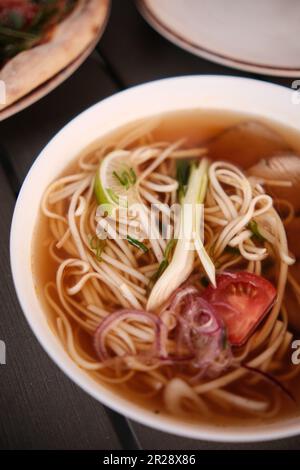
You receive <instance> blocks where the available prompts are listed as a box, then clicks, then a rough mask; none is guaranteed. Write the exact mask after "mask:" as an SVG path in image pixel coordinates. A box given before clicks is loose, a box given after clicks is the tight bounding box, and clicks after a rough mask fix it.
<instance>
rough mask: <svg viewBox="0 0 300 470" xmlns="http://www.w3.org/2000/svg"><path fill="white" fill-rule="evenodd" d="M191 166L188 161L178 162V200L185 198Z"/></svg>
mask: <svg viewBox="0 0 300 470" xmlns="http://www.w3.org/2000/svg"><path fill="white" fill-rule="evenodd" d="M190 169H191V165H190V162H189V161H188V160H179V161H177V162H176V179H177V181H178V199H179V201H181V199H182V198H183V197H184V196H185V193H186V188H187V184H188V180H189V175H190Z"/></svg>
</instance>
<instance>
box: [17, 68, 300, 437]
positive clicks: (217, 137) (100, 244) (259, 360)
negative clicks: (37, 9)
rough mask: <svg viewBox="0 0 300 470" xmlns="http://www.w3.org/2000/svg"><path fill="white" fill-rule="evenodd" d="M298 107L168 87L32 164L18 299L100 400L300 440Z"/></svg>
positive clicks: (201, 80) (225, 81)
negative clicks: (296, 341) (299, 401)
mask: <svg viewBox="0 0 300 470" xmlns="http://www.w3.org/2000/svg"><path fill="white" fill-rule="evenodd" d="M292 98H293V97H292V92H291V91H290V90H288V89H286V88H283V87H280V86H277V85H271V84H267V83H263V82H260V81H257V80H250V79H242V78H234V77H215V76H201V77H198V76H193V77H179V78H172V79H166V80H160V81H157V82H153V83H148V84H145V85H141V86H137V87H135V88H132V89H130V90H127V91H124V92H122V93H118V94H116V95H114V96H112V97H110V98H108V99H106V100H104V101H102V102H100V103H97V104H96V105H94V106H93V107H91V108H90V109H88V110H87V111H85V112H84V113H82V114H80V115H79V116H78V117H76V118H75V119H74V120H72V121H71V122H70V123H69V124H68V125H66V126H65V127H64V128H63V129H62V130H61V131H60V132H59V133H58V134H57V135H56V136H55V137H54V138H53V139H52V140H51V141H50V143H49V144H48V145H47V146H46V148H45V149H44V150H43V151H42V152H41V154H40V155H39V157H38V158H37V159H36V161H35V162H34V164H33V166H32V168H31V170H30V171H29V173H28V175H27V177H26V179H25V181H24V184H23V186H22V189H21V192H20V195H19V198H18V201H17V204H16V208H15V212H14V217H13V223H12V228H11V245H10V247H11V266H12V272H13V279H14V283H15V287H16V291H17V295H18V298H19V301H20V303H21V306H22V309H23V311H24V314H25V316H26V318H27V321H28V323H29V325H30V327H31V329H32V330H33V332H34V334H35V335H36V337H37V338H38V340H39V341H40V343H41V344H42V346H43V347H44V349H45V351H46V352H47V353H48V354H49V356H50V357H51V358H52V359H53V361H54V362H55V363H56V364H57V365H58V366H59V367H60V368H61V369H62V370H63V371H64V372H65V373H66V374H67V375H68V376H69V377H70V378H71V379H72V380H74V382H76V383H77V384H78V385H79V386H80V387H82V388H83V389H84V390H85V391H86V392H87V393H88V394H90V395H91V396H93V397H94V398H96V399H97V400H99V401H100V402H101V403H103V404H105V405H107V406H109V407H111V408H113V409H114V410H116V411H118V412H119V413H122V414H124V415H125V416H127V417H128V418H130V419H133V420H136V421H138V422H140V423H143V424H145V425H148V426H152V427H154V428H156V429H160V430H162V431H166V432H170V433H174V434H179V435H182V436H186V437H191V438H197V439H206V440H215V441H236V442H241V441H257V440H270V439H275V438H282V437H287V436H291V435H294V434H297V433H299V432H300V412H299V403H298V404H297V399H298V395H299V390H300V376H299V375H300V374H299V372H300V366H298V365H297V364H296V362H297V361H295V360H294V359H295V352H297V351H295V349H293V348H294V347H295V345H296V344H297V343H295V342H294V341H295V340H297V337H300V319H299V317H300V316H299V315H298V311H299V299H300V284H299V282H300V271H299V270H298V256H300V253H299V247H298V242H297V233H298V231H299V227H300V222H299V221H300V219H299V217H298V216H299V210H300V206H299V200H298V199H299V198H298V197H297V194H298V189H300V186H299V185H300V156H299V155H300V121H299V109H300V108H299V106H297V105H296V104H293V99H292ZM198 209H199V210H198ZM297 335H298V336H297ZM293 353H294V354H293Z"/></svg>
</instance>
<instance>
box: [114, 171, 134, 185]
mask: <svg viewBox="0 0 300 470" xmlns="http://www.w3.org/2000/svg"><path fill="white" fill-rule="evenodd" d="M113 175H114V177H115V178H117V180H118V181H119V183H120V184H121V185H122V186H124V187H125V188H126V189H129V188H130V187H131V186H133V185H134V184H135V183H136V174H135V171H134V170H133V168H130V169H129V170H123V171H122V173H120V174H118V173H117V172H116V171H113Z"/></svg>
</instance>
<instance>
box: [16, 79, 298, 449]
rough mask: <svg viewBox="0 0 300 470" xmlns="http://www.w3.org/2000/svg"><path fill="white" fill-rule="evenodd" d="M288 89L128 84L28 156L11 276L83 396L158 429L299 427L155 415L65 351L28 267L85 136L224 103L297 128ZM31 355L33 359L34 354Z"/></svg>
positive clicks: (237, 435)
mask: <svg viewBox="0 0 300 470" xmlns="http://www.w3.org/2000/svg"><path fill="white" fill-rule="evenodd" d="M293 93H295V92H292V91H291V90H289V89H287V88H284V87H280V86H278V85H272V84H268V83H264V82H260V81H258V80H250V79H243V78H237V77H223V76H218V77H216V76H209V75H202V76H191V77H178V78H171V79H166V80H159V81H156V82H151V83H146V84H144V85H140V86H136V87H133V88H129V89H128V90H126V91H123V92H120V93H116V94H115V95H113V96H111V97H110V98H107V99H105V100H103V101H101V102H100V103H97V104H95V105H94V106H92V107H91V108H89V109H88V110H86V111H85V112H83V113H82V114H80V115H79V116H77V117H76V118H75V119H73V120H72V121H71V122H70V123H69V124H67V125H66V126H65V127H64V128H63V129H62V130H61V131H60V132H59V133H58V134H57V135H56V136H55V137H54V138H53V139H52V140H51V141H50V142H49V144H48V145H47V146H46V147H45V148H44V150H43V151H42V152H41V154H40V155H39V157H38V158H37V159H36V160H35V162H34V164H33V166H32V168H31V170H30V171H29V173H28V175H27V177H26V179H25V181H24V183H23V186H22V189H21V191H20V194H19V197H18V200H17V204H16V207H15V212H14V216H13V221H12V226H11V239H10V256H11V267H12V273H13V280H14V283H15V287H16V291H17V295H18V298H19V300H20V304H21V306H22V309H23V312H24V314H25V316H26V319H27V321H28V323H29V325H30V327H31V329H32V331H33V332H34V334H35V335H36V337H37V338H38V340H39V341H40V343H41V345H42V346H43V348H44V349H45V351H46V352H47V353H48V354H49V356H50V357H51V358H52V360H53V361H54V362H55V363H56V364H57V365H58V366H59V367H60V368H61V369H62V370H63V371H64V372H65V373H66V374H67V375H68V376H69V377H70V378H71V379H72V380H73V381H74V382H75V383H77V384H78V385H79V386H80V387H82V388H83V390H85V391H86V392H87V393H88V394H89V395H91V396H92V397H94V398H96V399H97V400H99V401H100V402H102V403H103V404H105V405H106V406H109V407H111V408H112V409H114V410H116V411H117V412H119V413H122V414H124V415H125V416H127V417H129V418H131V419H134V420H135V421H138V422H140V423H142V424H145V425H148V426H152V427H153V428H156V429H160V430H161V431H166V432H170V433H173V434H179V435H182V436H185V437H191V438H195V439H204V440H212V441H231V442H232V441H235V442H243V441H260V440H268V439H278V438H283V437H287V436H292V435H295V434H299V433H300V417H299V416H295V417H291V418H289V419H284V420H281V421H274V422H268V423H263V422H262V423H260V424H257V423H255V424H254V425H252V426H250V425H249V426H242V425H239V426H236V425H235V426H230V427H227V426H225V427H222V426H218V425H217V424H216V423H214V422H212V423H201V422H200V423H195V422H193V423H190V422H187V421H185V420H183V419H181V418H179V417H176V416H173V417H172V416H167V415H164V414H159V415H158V414H155V413H153V412H151V410H148V409H145V408H143V407H141V406H140V405H138V404H137V403H135V402H134V401H133V400H129V399H127V398H125V397H124V396H121V395H119V394H117V393H116V392H114V391H112V390H110V389H108V388H107V387H105V385H104V384H101V383H98V382H96V381H95V380H94V379H93V378H92V376H91V375H88V374H87V373H86V372H85V371H84V370H83V369H82V368H80V367H79V366H78V365H77V364H75V362H73V361H72V359H71V358H70V357H69V356H68V355H67V353H66V351H65V350H64V348H63V346H62V345H61V343H60V341H59V340H58V338H57V337H56V336H55V335H54V333H53V332H52V330H51V329H50V327H49V324H48V322H47V318H46V315H45V313H44V311H43V307H42V305H41V303H40V300H39V297H38V293H37V289H36V285H35V280H34V277H33V273H32V238H33V235H34V228H35V225H36V221H37V218H38V216H39V214H40V202H41V199H42V195H43V193H44V191H45V189H46V188H47V187H48V185H49V184H50V183H51V182H52V181H53V180H54V179H55V178H56V177H57V176H58V175H59V174H60V173H61V172H62V171H63V170H64V168H65V167H66V166H67V165H68V164H69V163H70V162H71V161H72V160H73V159H74V158H75V157H76V156H78V155H79V154H80V153H81V151H83V150H84V149H85V148H86V147H87V146H88V145H90V144H91V143H92V142H95V141H96V140H98V139H99V138H101V137H104V136H105V135H107V134H108V133H110V132H113V131H114V130H116V129H118V128H120V127H121V126H124V125H126V124H129V123H130V122H135V121H137V120H138V119H145V118H150V117H151V116H154V115H157V114H160V113H165V112H173V111H183V110H187V109H191V110H193V109H199V110H201V109H204V110H231V111H235V112H241V113H243V112H244V113H245V112H246V113H248V114H250V115H251V114H252V115H254V116H259V117H261V118H262V117H265V118H267V119H273V120H274V119H275V120H277V121H278V122H279V123H282V124H285V125H288V126H291V127H292V128H294V129H297V130H298V131H300V122H299V110H300V104H299V105H297V104H294V103H296V100H293V98H294V96H293ZM34 360H38V358H34Z"/></svg>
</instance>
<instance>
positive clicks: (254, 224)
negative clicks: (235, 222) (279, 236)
mask: <svg viewBox="0 0 300 470" xmlns="http://www.w3.org/2000/svg"><path fill="white" fill-rule="evenodd" d="M247 227H248V229H249V230H251V232H252V237H255V238H256V239H257V240H259V241H260V242H264V241H265V240H266V239H265V238H264V237H263V236H262V234H261V233H260V231H259V228H258V225H257V222H256V220H250V222H249V224H248V225H247Z"/></svg>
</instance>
